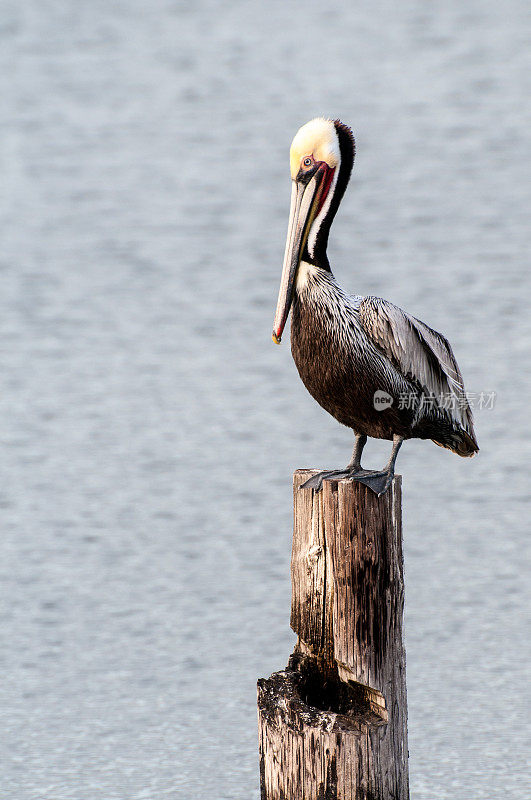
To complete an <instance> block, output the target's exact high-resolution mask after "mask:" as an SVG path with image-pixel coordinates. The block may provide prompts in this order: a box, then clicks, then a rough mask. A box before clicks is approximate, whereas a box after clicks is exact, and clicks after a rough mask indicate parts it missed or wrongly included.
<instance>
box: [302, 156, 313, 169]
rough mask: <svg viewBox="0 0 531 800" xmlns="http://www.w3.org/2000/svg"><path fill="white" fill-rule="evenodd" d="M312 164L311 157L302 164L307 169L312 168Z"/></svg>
mask: <svg viewBox="0 0 531 800" xmlns="http://www.w3.org/2000/svg"><path fill="white" fill-rule="evenodd" d="M312 163H313V162H312V159H311V158H310V157H309V156H308V157H307V158H305V159H304V161H303V162H302V164H303V166H305V167H311V166H312Z"/></svg>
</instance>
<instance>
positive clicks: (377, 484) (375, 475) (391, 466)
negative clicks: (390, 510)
mask: <svg viewBox="0 0 531 800" xmlns="http://www.w3.org/2000/svg"><path fill="white" fill-rule="evenodd" d="M403 441H404V437H403V436H399V435H398V434H396V433H395V434H394V435H393V449H392V450H391V456H390V458H389V461H388V462H387V465H386V466H385V467H384V469H382V470H380V471H379V472H371V471H370V470H366V469H364V470H361V472H358V474H357V475H356V474H354V475H351V476H350V477H352V479H353V480H355V481H359V482H360V483H364V484H365V486H368V487H369V489H372V490H373V492H376V494H377V495H378V497H380V495H382V494H384V493H385V492H386V491H387V490H388V489H389V487H390V486H391V483H392V482H393V478H394V476H395V462H396V457H397V455H398V451H399V450H400V446H401V445H402V442H403Z"/></svg>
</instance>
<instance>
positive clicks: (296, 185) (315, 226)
mask: <svg viewBox="0 0 531 800" xmlns="http://www.w3.org/2000/svg"><path fill="white" fill-rule="evenodd" d="M354 153H355V145H354V138H353V136H352V131H351V130H350V128H348V127H347V126H346V125H343V123H341V122H340V121H339V120H334V121H333V120H329V119H323V118H318V119H314V120H311V122H308V123H307V124H306V125H303V127H302V128H300V130H299V131H298V132H297V134H296V136H295V138H294V139H293V142H292V145H291V150H290V166H291V178H292V181H293V183H292V194H291V210H290V218H289V225H288V237H287V242H286V252H285V255H284V266H283V270H282V278H281V283H280V292H279V296H278V304H277V310H276V316H275V322H274V329H273V341H274V342H276V343H277V344H280V339H281V336H282V332H283V330H284V326H285V324H286V319H287V317H288V314H289V311H290V308H292V321H291V352H292V354H293V359H294V361H295V364H296V365H297V369H298V371H299V375H300V376H301V379H302V381H303V383H304V385H305V386H306V388H307V389H308V391H309V392H310V394H311V395H312V396H313V397H314V398H315V400H317V402H318V403H319V404H320V405H321V406H322V407H323V408H324V409H325V410H326V411H328V413H329V414H331V415H332V416H333V417H335V418H336V419H337V420H338V421H339V422H340V423H342V424H343V425H346V426H347V427H349V428H352V430H353V431H354V434H355V444H354V452H353V454H352V459H351V461H350V463H349V464H348V466H347V467H345V469H343V470H331V471H327V472H320V473H319V474H318V475H315V476H313V477H312V478H310V480H308V481H306V483H305V484H303V486H305V487H311V488H313V489H316V490H319V489H320V488H321V485H322V482H323V480H325V479H326V478H333V479H336V480H337V479H340V478H352V479H353V480H358V481H361V482H362V483H364V484H366V485H367V486H369V487H370V488H371V489H373V490H374V491H375V492H377V493H378V494H383V492H385V491H386V490H387V489H388V487H389V485H390V484H391V481H392V479H393V475H394V468H395V461H396V457H397V454H398V451H399V449H400V446H401V444H402V442H403V440H404V439H412V438H416V439H432V440H433V441H434V442H435V444H437V445H440V446H441V447H446V448H448V449H449V450H452V452H454V453H457V454H458V455H460V456H473V455H474V454H475V453H477V451H478V449H479V448H478V445H477V442H476V438H475V435H474V428H473V423H472V412H471V410H470V405H469V403H468V401H467V397H466V393H465V389H464V385H463V379H462V377H461V373H460V371H459V367H458V365H457V362H456V360H455V357H454V354H453V352H452V348H451V347H450V344H449V343H448V341H447V340H446V339H445V338H444V336H441V334H440V333H437V332H436V331H434V330H433V329H432V328H429V327H428V326H427V325H425V324H424V322H421V321H420V320H418V319H416V318H415V317H413V316H411V315H410V314H407V313H406V312H405V311H402V309H400V308H398V306H395V305H393V304H392V303H389V302H388V301H387V300H382V299H381V298H379V297H359V296H349V295H348V294H346V292H344V291H343V289H342V288H341V287H340V286H339V285H338V284H337V283H336V280H335V278H334V276H333V275H332V271H331V269H330V264H329V262H328V258H327V255H326V248H327V243H328V234H329V232H330V225H331V223H332V220H333V219H334V217H335V215H336V212H337V209H338V207H339V203H340V202H341V198H342V197H343V194H344V192H345V189H346V187H347V184H348V181H349V178H350V173H351V170H352V165H353V162H354ZM367 436H372V437H374V438H376V439H389V440H391V441H392V442H393V447H392V451H391V457H390V459H389V462H388V463H387V465H386V466H385V467H384V469H383V470H366V469H362V467H361V454H362V450H363V448H364V446H365V443H366V441H367Z"/></svg>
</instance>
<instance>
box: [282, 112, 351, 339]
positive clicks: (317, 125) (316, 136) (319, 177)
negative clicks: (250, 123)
mask: <svg viewBox="0 0 531 800" xmlns="http://www.w3.org/2000/svg"><path fill="white" fill-rule="evenodd" d="M353 160H354V139H353V137H352V132H351V130H350V128H347V127H346V125H343V124H342V123H341V122H339V120H330V119H324V118H323V117H318V118H316V119H312V120H311V121H310V122H307V123H306V125H303V126H302V128H299V130H298V131H297V133H296V135H295V138H294V139H293V142H292V143H291V149H290V169H291V179H292V181H293V186H292V192H291V209H290V218H289V225H288V238H287V241H286V252H285V254H284V267H283V270H282V278H281V283H280V292H279V296H278V304H277V312H276V316H275V323H274V328H273V341H274V342H276V343H277V344H280V339H281V336H282V332H283V330H284V326H285V324H286V320H287V318H288V314H289V310H290V307H291V301H292V299H293V287H294V285H295V280H296V277H297V270H298V268H299V264H300V263H301V261H302V260H304V261H308V262H310V263H314V264H318V266H321V267H323V268H324V269H330V267H329V264H328V259H327V257H326V245H327V243H328V232H329V230H330V225H331V223H332V220H333V218H334V216H335V213H336V211H337V209H338V206H339V202H340V200H341V197H342V196H343V192H344V191H345V188H346V186H347V183H348V180H349V177H350V172H351V169H352V163H353Z"/></svg>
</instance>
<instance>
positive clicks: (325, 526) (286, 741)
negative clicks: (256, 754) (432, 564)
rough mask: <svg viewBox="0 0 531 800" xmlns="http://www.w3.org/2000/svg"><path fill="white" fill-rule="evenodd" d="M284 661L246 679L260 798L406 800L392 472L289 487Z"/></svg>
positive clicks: (397, 485)
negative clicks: (254, 714) (373, 485)
mask: <svg viewBox="0 0 531 800" xmlns="http://www.w3.org/2000/svg"><path fill="white" fill-rule="evenodd" d="M314 473H315V470H297V471H296V472H295V475H294V532H293V552H292V559H291V582H292V602H291V627H292V628H293V630H294V631H295V633H296V634H297V636H298V641H297V645H296V647H295V650H294V652H293V654H292V655H291V657H290V660H289V663H288V666H287V667H286V669H285V670H283V671H282V672H276V673H274V674H273V675H271V677H270V678H261V679H260V680H259V681H258V719H259V736H260V784H261V797H262V800H408V798H409V785H408V764H407V759H408V750H407V701H406V666H405V651H404V644H403V637H402V615H403V607H404V581H403V569H402V525H401V516H402V514H401V478H400V476H397V477H395V479H394V481H393V484H392V486H391V487H390V488H389V490H388V492H387V493H386V494H385V495H383V496H382V497H380V498H379V497H377V496H376V495H375V494H374V493H373V492H372V491H371V490H370V489H368V488H367V487H366V486H364V485H363V484H360V483H357V482H356V481H349V480H341V481H325V482H324V484H323V490H322V491H321V492H314V491H313V490H312V489H299V486H300V485H301V484H302V483H304V481H305V480H307V479H308V478H309V477H310V475H312V474H314Z"/></svg>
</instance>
